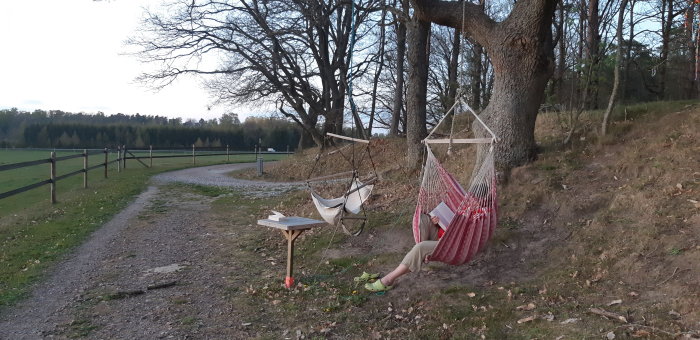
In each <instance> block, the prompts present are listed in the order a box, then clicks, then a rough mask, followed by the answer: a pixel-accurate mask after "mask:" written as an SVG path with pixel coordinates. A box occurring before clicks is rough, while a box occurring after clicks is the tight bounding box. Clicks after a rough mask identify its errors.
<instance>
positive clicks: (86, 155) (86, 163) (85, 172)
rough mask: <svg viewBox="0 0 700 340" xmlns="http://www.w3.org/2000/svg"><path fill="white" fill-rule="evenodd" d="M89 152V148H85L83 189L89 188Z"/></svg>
mask: <svg viewBox="0 0 700 340" xmlns="http://www.w3.org/2000/svg"><path fill="white" fill-rule="evenodd" d="M87 178H88V152H87V149H83V189H87V187H88V186H87V181H88V179H87Z"/></svg>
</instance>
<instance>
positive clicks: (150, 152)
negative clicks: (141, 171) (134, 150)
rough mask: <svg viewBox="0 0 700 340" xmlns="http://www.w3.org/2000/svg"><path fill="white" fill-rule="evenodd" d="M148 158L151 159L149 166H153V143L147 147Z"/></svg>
mask: <svg viewBox="0 0 700 340" xmlns="http://www.w3.org/2000/svg"><path fill="white" fill-rule="evenodd" d="M148 158H150V159H151V165H150V166H149V168H152V167H153V145H151V146H150V148H149V149H148Z"/></svg>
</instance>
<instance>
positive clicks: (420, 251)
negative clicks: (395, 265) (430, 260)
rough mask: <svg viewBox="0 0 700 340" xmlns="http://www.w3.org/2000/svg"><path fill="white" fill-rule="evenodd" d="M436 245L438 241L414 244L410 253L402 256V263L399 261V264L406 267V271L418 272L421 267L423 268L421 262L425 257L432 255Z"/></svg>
mask: <svg viewBox="0 0 700 340" xmlns="http://www.w3.org/2000/svg"><path fill="white" fill-rule="evenodd" d="M437 243H438V241H423V242H421V243H418V244H416V245H415V246H413V248H412V249H411V251H409V252H408V254H406V256H404V258H403V261H401V264H403V265H405V266H406V267H408V269H409V270H410V271H411V272H413V273H416V272H418V271H420V269H421V266H423V261H424V260H425V257H426V256H427V255H430V254H432V253H433V251H434V250H435V247H436V246H437Z"/></svg>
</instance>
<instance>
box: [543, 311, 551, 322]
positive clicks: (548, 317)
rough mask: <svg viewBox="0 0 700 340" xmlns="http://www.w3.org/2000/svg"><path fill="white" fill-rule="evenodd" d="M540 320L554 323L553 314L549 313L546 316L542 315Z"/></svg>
mask: <svg viewBox="0 0 700 340" xmlns="http://www.w3.org/2000/svg"><path fill="white" fill-rule="evenodd" d="M542 319H545V320H547V321H549V322H552V321H554V314H552V313H549V314H547V315H544V316H542Z"/></svg>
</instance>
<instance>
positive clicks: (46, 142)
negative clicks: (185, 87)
mask: <svg viewBox="0 0 700 340" xmlns="http://www.w3.org/2000/svg"><path fill="white" fill-rule="evenodd" d="M300 134H301V131H300V129H299V127H298V126H296V124H294V123H291V122H289V121H287V120H284V119H279V118H260V117H249V118H247V119H246V120H245V121H244V122H240V120H239V119H238V116H237V115H236V114H224V115H223V116H222V117H221V118H218V119H210V120H206V121H205V120H204V119H200V120H199V121H196V120H193V119H190V120H186V121H184V122H183V121H182V119H180V118H167V117H162V116H144V115H139V114H137V115H133V116H131V115H124V114H116V115H110V116H107V115H104V114H103V113H97V114H85V113H70V112H63V111H60V110H51V111H43V110H35V111H33V112H25V111H20V110H18V109H15V108H13V109H3V110H0V147H46V148H104V147H110V148H113V147H116V146H118V145H127V146H128V147H130V148H148V147H149V146H153V147H154V148H190V147H191V146H192V145H195V146H196V147H198V148H225V147H226V146H229V148H230V149H231V150H253V148H254V147H255V146H260V147H263V148H264V149H267V148H274V149H275V150H278V151H282V150H287V148H288V147H289V148H290V149H291V150H294V149H296V148H297V146H298V143H299V140H300Z"/></svg>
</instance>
